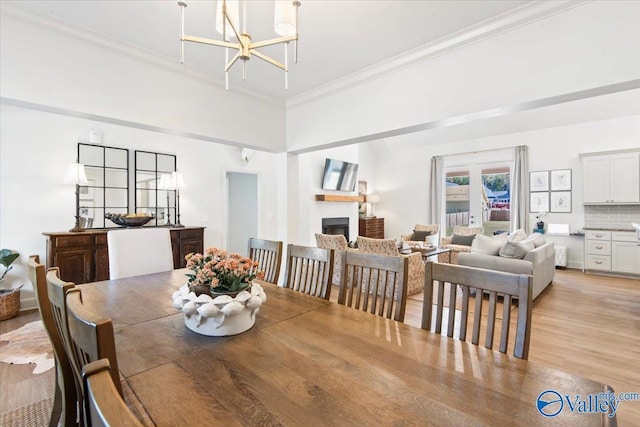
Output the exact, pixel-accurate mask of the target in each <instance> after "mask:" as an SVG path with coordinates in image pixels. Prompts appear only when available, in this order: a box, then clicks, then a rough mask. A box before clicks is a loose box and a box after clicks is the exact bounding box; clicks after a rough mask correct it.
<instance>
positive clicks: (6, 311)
mask: <svg viewBox="0 0 640 427" xmlns="http://www.w3.org/2000/svg"><path fill="white" fill-rule="evenodd" d="M21 287H22V286H20V288H21ZM20 288H17V289H14V290H13V291H11V292H8V293H6V294H2V295H0V320H7V319H11V318H12V317H15V316H16V315H17V314H18V312H19V311H20Z"/></svg>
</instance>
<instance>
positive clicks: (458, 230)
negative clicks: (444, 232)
mask: <svg viewBox="0 0 640 427" xmlns="http://www.w3.org/2000/svg"><path fill="white" fill-rule="evenodd" d="M483 233H484V227H465V226H455V227H453V234H457V235H458V236H474V235H476V234H483ZM452 239H453V236H449V237H442V238H441V239H440V247H441V248H449V249H451V252H449V253H444V254H440V255H438V262H449V263H450V264H457V263H458V254H459V253H460V252H471V245H469V246H466V245H457V244H453V243H452V242H451V240H452Z"/></svg>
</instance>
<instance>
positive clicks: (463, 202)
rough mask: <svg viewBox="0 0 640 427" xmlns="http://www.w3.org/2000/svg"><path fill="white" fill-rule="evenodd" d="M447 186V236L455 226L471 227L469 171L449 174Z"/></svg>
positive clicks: (446, 180)
mask: <svg viewBox="0 0 640 427" xmlns="http://www.w3.org/2000/svg"><path fill="white" fill-rule="evenodd" d="M445 185H446V202H445V203H446V205H445V208H446V218H445V224H446V227H447V229H446V234H445V235H446V236H450V235H451V234H452V233H453V227H455V226H459V225H462V226H469V208H470V206H469V171H468V170H464V171H457V172H447V174H446V177H445Z"/></svg>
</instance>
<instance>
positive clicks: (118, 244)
mask: <svg viewBox="0 0 640 427" xmlns="http://www.w3.org/2000/svg"><path fill="white" fill-rule="evenodd" d="M107 247H108V249H109V278H110V279H111V280H114V279H121V278H124V277H132V276H142V275H144V274H153V273H161V272H163V271H170V270H173V250H172V248H171V234H170V233H169V230H168V229H166V228H138V229H127V230H110V231H109V232H107Z"/></svg>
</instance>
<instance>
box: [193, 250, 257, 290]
mask: <svg viewBox="0 0 640 427" xmlns="http://www.w3.org/2000/svg"><path fill="white" fill-rule="evenodd" d="M185 260H186V261H187V268H188V269H189V270H191V271H190V272H188V273H187V274H186V276H187V278H188V279H189V280H188V282H187V284H188V286H189V289H190V290H192V291H193V292H195V293H196V295H200V294H203V293H213V294H221V293H235V292H240V291H242V290H243V289H246V288H248V287H249V285H250V284H251V281H252V280H253V279H256V278H257V279H263V278H264V272H262V271H259V270H258V263H257V261H252V260H251V259H249V258H245V257H243V256H241V255H238V254H229V253H228V252H227V251H225V250H222V249H218V248H208V249H207V250H205V251H204V255H203V254H199V253H190V254H187V256H186V257H185Z"/></svg>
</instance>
